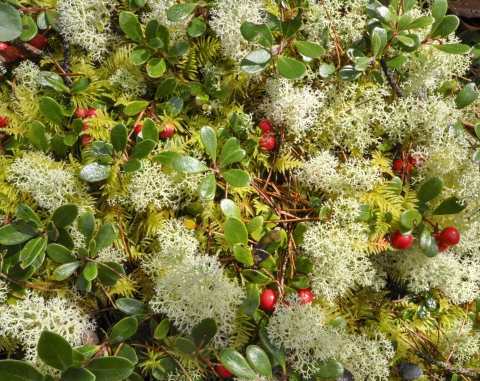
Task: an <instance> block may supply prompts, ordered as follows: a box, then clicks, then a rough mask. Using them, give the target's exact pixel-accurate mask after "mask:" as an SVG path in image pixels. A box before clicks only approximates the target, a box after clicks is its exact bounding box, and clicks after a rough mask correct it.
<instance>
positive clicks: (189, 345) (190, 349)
mask: <svg viewBox="0 0 480 381" xmlns="http://www.w3.org/2000/svg"><path fill="white" fill-rule="evenodd" d="M175 345H176V346H177V348H178V350H179V351H180V352H183V353H186V354H187V355H193V354H194V353H195V351H196V350H197V347H196V346H195V344H194V343H193V342H192V341H190V340H188V339H185V338H183V337H177V339H176V340H175Z"/></svg>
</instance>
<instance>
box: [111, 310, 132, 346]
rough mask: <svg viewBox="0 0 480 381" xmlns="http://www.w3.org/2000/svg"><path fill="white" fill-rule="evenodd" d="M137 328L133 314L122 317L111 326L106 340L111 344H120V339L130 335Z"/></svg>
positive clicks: (122, 339) (125, 338)
mask: <svg viewBox="0 0 480 381" xmlns="http://www.w3.org/2000/svg"><path fill="white" fill-rule="evenodd" d="M137 328H138V322H137V319H136V318H135V317H134V316H130V317H127V318H124V319H122V320H120V321H119V322H118V323H117V324H115V325H114V326H113V329H112V332H111V333H110V336H109V337H108V341H109V342H110V344H111V345H117V344H120V343H121V342H122V341H125V340H127V339H128V338H129V337H132V336H133V335H134V334H135V332H137Z"/></svg>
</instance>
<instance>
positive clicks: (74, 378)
mask: <svg viewBox="0 0 480 381" xmlns="http://www.w3.org/2000/svg"><path fill="white" fill-rule="evenodd" d="M60 381H95V376H94V375H93V373H92V372H90V371H88V370H86V369H85V368H74V367H71V368H68V369H67V370H66V371H65V372H63V373H62V375H61V377H60Z"/></svg>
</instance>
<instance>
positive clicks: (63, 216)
mask: <svg viewBox="0 0 480 381" xmlns="http://www.w3.org/2000/svg"><path fill="white" fill-rule="evenodd" d="M77 216H78V206H77V205H75V204H66V205H62V206H60V207H58V208H57V209H55V211H54V212H53V215H52V222H53V223H54V224H55V227H56V228H64V227H65V226H68V225H70V224H71V223H72V222H73V221H75V220H76V218H77Z"/></svg>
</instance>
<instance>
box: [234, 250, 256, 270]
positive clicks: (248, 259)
mask: <svg viewBox="0 0 480 381" xmlns="http://www.w3.org/2000/svg"><path fill="white" fill-rule="evenodd" d="M233 255H234V256H235V259H236V260H237V261H238V262H240V263H243V264H244V265H245V266H248V267H251V266H253V265H254V264H255V263H254V262H253V256H252V252H251V251H250V250H249V249H248V248H246V247H245V246H244V245H243V244H235V245H233Z"/></svg>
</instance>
